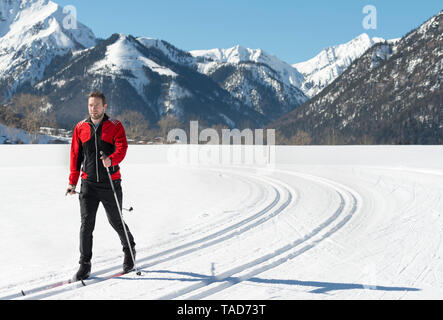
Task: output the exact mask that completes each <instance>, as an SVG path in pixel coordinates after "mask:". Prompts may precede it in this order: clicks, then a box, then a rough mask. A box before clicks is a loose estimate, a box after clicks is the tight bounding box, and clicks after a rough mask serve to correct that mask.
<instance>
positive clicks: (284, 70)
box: [190, 45, 303, 88]
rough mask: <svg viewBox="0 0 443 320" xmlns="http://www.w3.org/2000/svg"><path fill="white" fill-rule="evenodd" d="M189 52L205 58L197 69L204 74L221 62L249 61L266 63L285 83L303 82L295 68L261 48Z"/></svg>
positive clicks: (238, 46) (293, 84)
mask: <svg viewBox="0 0 443 320" xmlns="http://www.w3.org/2000/svg"><path fill="white" fill-rule="evenodd" d="M190 54H191V55H192V56H194V57H196V58H204V59H205V61H204V62H199V63H198V69H199V71H200V72H201V73H204V74H210V73H211V72H212V71H213V70H214V69H215V68H217V67H219V66H220V65H222V64H234V65H237V64H239V63H241V62H250V61H251V62H255V63H263V64H266V65H268V66H269V67H270V68H271V69H273V70H275V71H276V72H277V74H278V77H279V78H280V80H281V81H282V82H284V83H285V84H288V85H291V86H294V87H297V88H299V87H300V86H301V83H302V82H303V75H301V74H300V73H299V72H298V71H297V70H296V69H295V68H293V67H292V66H291V65H289V64H287V63H286V62H284V61H282V60H280V59H279V58H278V57H276V56H275V55H271V54H269V53H267V52H265V51H263V50H262V49H250V48H245V47H242V46H240V45H236V46H234V47H232V48H228V49H221V48H216V49H210V50H192V51H190Z"/></svg>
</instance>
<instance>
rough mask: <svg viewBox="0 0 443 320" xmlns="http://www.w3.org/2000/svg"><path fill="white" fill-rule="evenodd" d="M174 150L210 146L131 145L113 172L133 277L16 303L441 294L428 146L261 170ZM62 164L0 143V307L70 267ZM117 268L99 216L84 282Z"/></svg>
mask: <svg viewBox="0 0 443 320" xmlns="http://www.w3.org/2000/svg"><path fill="white" fill-rule="evenodd" d="M176 148H183V149H179V150H181V151H185V152H190V151H191V150H194V151H200V153H197V154H200V156H201V157H202V158H200V159H204V158H205V157H207V155H208V153H210V152H213V151H215V150H214V149H212V148H218V147H217V146H201V147H199V148H200V150H199V148H196V147H195V146H193V147H191V146H186V145H181V146H132V145H131V146H130V147H129V151H128V156H127V158H126V159H125V161H124V163H123V164H122V174H123V179H124V180H123V190H124V206H126V207H129V206H133V207H134V209H135V211H134V212H133V213H127V214H125V220H126V222H127V224H128V225H129V227H130V229H131V231H132V232H133V234H134V235H135V239H136V243H137V260H138V266H139V267H140V269H142V271H143V273H142V276H141V277H138V276H136V275H133V274H128V275H126V276H123V277H120V278H115V279H112V280H105V281H99V282H96V283H93V284H90V285H88V286H86V287H79V288H76V285H75V284H71V285H66V286H64V287H61V288H55V289H52V290H49V291H46V292H45V293H41V294H36V295H30V296H26V297H22V298H20V299H222V300H225V299H226V300H237V299H248V300H249V299H263V300H266V299H331V300H332V299H439V298H441V296H442V294H443V281H442V280H443V273H442V270H443V259H442V258H443V248H442V234H443V233H442V231H443V216H442V215H443V202H442V195H443V164H442V162H441V159H442V157H443V147H442V146H373V147H367V146H361V147H358V146H349V147H280V146H277V147H276V148H275V160H276V162H275V163H274V164H273V165H272V163H271V165H269V166H268V167H264V166H260V165H258V164H257V165H253V164H247V165H241V164H240V163H225V164H223V165H221V164H212V165H211V166H207V165H205V163H204V162H196V161H195V159H196V157H195V154H193V156H191V157H189V158H188V159H194V161H193V162H180V161H173V159H174V155H175V153H174V152H175V151H177V149H176ZM216 150H217V149H216ZM223 150H225V151H226V149H223ZM36 154H45V157H35V155H36ZM68 158H69V145H66V146H44V145H38V146H30V145H25V146H0V173H1V175H2V178H3V180H4V181H8V183H7V184H6V183H4V184H1V185H0V193H1V194H2V195H3V197H4V198H3V199H7V201H2V202H1V204H0V223H1V225H2V233H1V235H0V251H1V252H2V260H1V262H0V274H1V275H2V276H1V277H0V297H6V296H8V295H11V294H14V293H19V292H20V291H21V290H25V292H26V290H29V289H32V288H35V287H39V286H41V285H44V284H50V283H52V282H54V281H58V280H64V279H67V278H69V277H71V276H72V275H73V274H74V273H75V271H76V269H77V259H78V230H79V220H80V217H79V203H78V200H77V198H76V197H65V196H64V191H65V188H66V185H67V176H68V166H69V164H68ZM271 159H273V158H271ZM30 186H31V188H30ZM32 186H34V187H32ZM122 261H123V257H122V252H121V248H120V243H119V240H118V237H117V235H116V234H115V232H114V231H113V230H112V228H111V227H110V226H109V224H108V222H107V220H106V218H105V214H104V211H103V208H102V207H100V209H99V212H98V216H97V225H96V230H95V233H94V257H93V274H92V279H96V280H97V279H98V280H99V279H102V277H103V276H105V275H106V274H112V273H115V272H117V271H119V269H120V268H121V263H122ZM70 288H75V289H73V290H66V289H70Z"/></svg>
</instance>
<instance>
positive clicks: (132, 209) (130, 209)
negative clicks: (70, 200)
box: [65, 191, 134, 212]
mask: <svg viewBox="0 0 443 320" xmlns="http://www.w3.org/2000/svg"><path fill="white" fill-rule="evenodd" d="M68 193H69V191H66V194H65V196H67V195H68ZM74 193H75V194H78V195H80V194H81V192H77V191H74ZM122 209H123V211H128V212H132V211H134V208H133V207H130V208H129V209H127V208H122Z"/></svg>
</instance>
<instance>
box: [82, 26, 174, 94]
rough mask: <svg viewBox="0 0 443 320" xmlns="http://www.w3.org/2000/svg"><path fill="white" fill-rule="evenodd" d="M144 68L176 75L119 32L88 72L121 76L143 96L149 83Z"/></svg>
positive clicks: (162, 73) (171, 75)
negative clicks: (148, 56)
mask: <svg viewBox="0 0 443 320" xmlns="http://www.w3.org/2000/svg"><path fill="white" fill-rule="evenodd" d="M144 68H149V69H151V70H152V71H154V72H156V73H158V74H160V75H164V76H169V77H176V76H177V74H176V73H175V72H174V71H172V70H171V69H169V68H166V67H163V66H160V65H158V64H157V63H155V62H154V61H152V60H150V59H148V58H146V57H145V56H143V54H142V53H141V52H140V51H138V50H137V48H136V47H135V46H134V44H133V43H132V42H131V40H130V39H128V38H127V37H126V36H125V35H123V34H120V37H119V39H118V40H117V41H116V42H115V43H114V44H112V45H110V46H109V47H108V48H107V52H106V57H105V59H103V60H100V61H98V62H96V63H95V64H94V65H93V66H92V67H91V69H89V70H88V72H89V73H90V74H103V75H111V76H121V77H123V78H125V79H126V80H128V82H129V83H130V84H131V85H132V86H133V87H134V88H135V89H136V90H137V92H138V93H139V94H140V96H142V97H145V94H144V87H145V86H146V85H148V84H149V79H148V77H147V76H146V74H145V71H144ZM125 71H130V72H131V76H126V75H125Z"/></svg>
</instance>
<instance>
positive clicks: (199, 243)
mask: <svg viewBox="0 0 443 320" xmlns="http://www.w3.org/2000/svg"><path fill="white" fill-rule="evenodd" d="M212 171H222V172H225V173H226V172H228V173H231V174H235V175H241V176H245V177H247V178H249V179H251V178H253V180H260V181H262V182H265V183H267V184H268V185H270V186H271V187H272V189H273V190H274V191H275V198H274V199H273V201H272V202H271V203H270V204H269V205H268V206H267V207H265V208H264V209H262V210H260V211H259V212H258V213H256V214H253V215H252V216H249V217H247V218H246V219H243V220H241V221H240V222H237V223H234V224H232V225H230V226H228V227H226V228H224V229H222V230H220V231H218V232H215V233H212V234H210V235H208V236H205V237H202V238H199V239H197V240H194V241H191V242H187V243H185V244H182V245H180V246H176V247H173V248H171V249H167V250H164V251H162V252H159V253H157V254H154V255H150V256H148V257H145V258H142V259H137V263H138V265H139V266H138V267H139V269H143V268H147V267H150V266H154V265H157V264H159V263H162V262H166V261H170V260H172V259H176V258H179V257H182V256H185V255H188V254H191V253H194V252H196V251H199V250H201V249H203V248H207V247H209V246H212V245H215V244H218V243H220V242H222V241H226V240H228V239H230V238H232V237H235V236H237V235H239V234H241V233H243V232H247V231H248V230H250V229H252V228H254V227H256V226H258V225H261V224H262V223H264V222H266V221H267V220H269V219H271V218H273V217H275V216H276V215H278V214H279V213H280V212H282V211H283V210H284V209H285V208H286V207H287V206H289V204H290V203H291V202H292V201H293V198H294V197H293V194H294V192H293V193H291V192H290V191H289V190H288V189H286V188H282V186H281V185H279V184H278V182H277V183H276V182H275V180H273V179H270V178H258V177H253V176H251V175H249V174H244V173H239V172H233V171H232V170H220V169H219V170H212ZM282 190H284V191H285V192H286V193H287V198H288V199H287V200H286V201H285V202H284V203H283V204H282V205H281V206H279V208H277V210H275V211H274V212H272V213H271V214H269V215H267V216H265V215H266V214H267V213H269V212H270V211H271V210H272V209H273V208H275V207H276V206H277V204H278V203H279V202H280V200H281V197H282V195H281V192H282ZM255 220H256V221H255ZM240 227H242V228H241V229H239V228H240ZM171 253H172V255H170V256H167V255H169V254H171ZM163 256H167V257H165V258H161V259H159V260H156V261H154V262H151V263H145V264H142V265H141V264H140V263H142V262H146V261H150V260H153V259H156V258H160V257H163ZM120 267H121V266H115V267H110V268H107V269H104V270H101V271H97V272H95V273H94V274H93V275H92V276H91V278H90V279H89V280H86V281H85V283H86V285H87V286H90V285H92V284H96V283H100V282H103V281H105V280H108V277H106V276H105V277H99V276H101V275H103V274H107V273H109V272H112V271H115V270H117V269H119V268H120ZM84 286H85V285H84V284H82V283H73V284H71V285H66V286H64V287H63V288H59V289H58V290H52V291H51V292H44V293H42V294H36V295H34V296H26V297H24V299H32V300H34V299H43V298H48V297H51V296H54V295H57V294H60V293H62V292H65V291H69V290H74V289H78V288H82V287H84ZM30 291H31V292H32V291H33V289H31V290H30ZM19 297H22V295H21V294H20V293H18V294H15V295H11V296H8V297H5V298H9V299H13V298H19ZM0 299H4V298H0Z"/></svg>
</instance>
